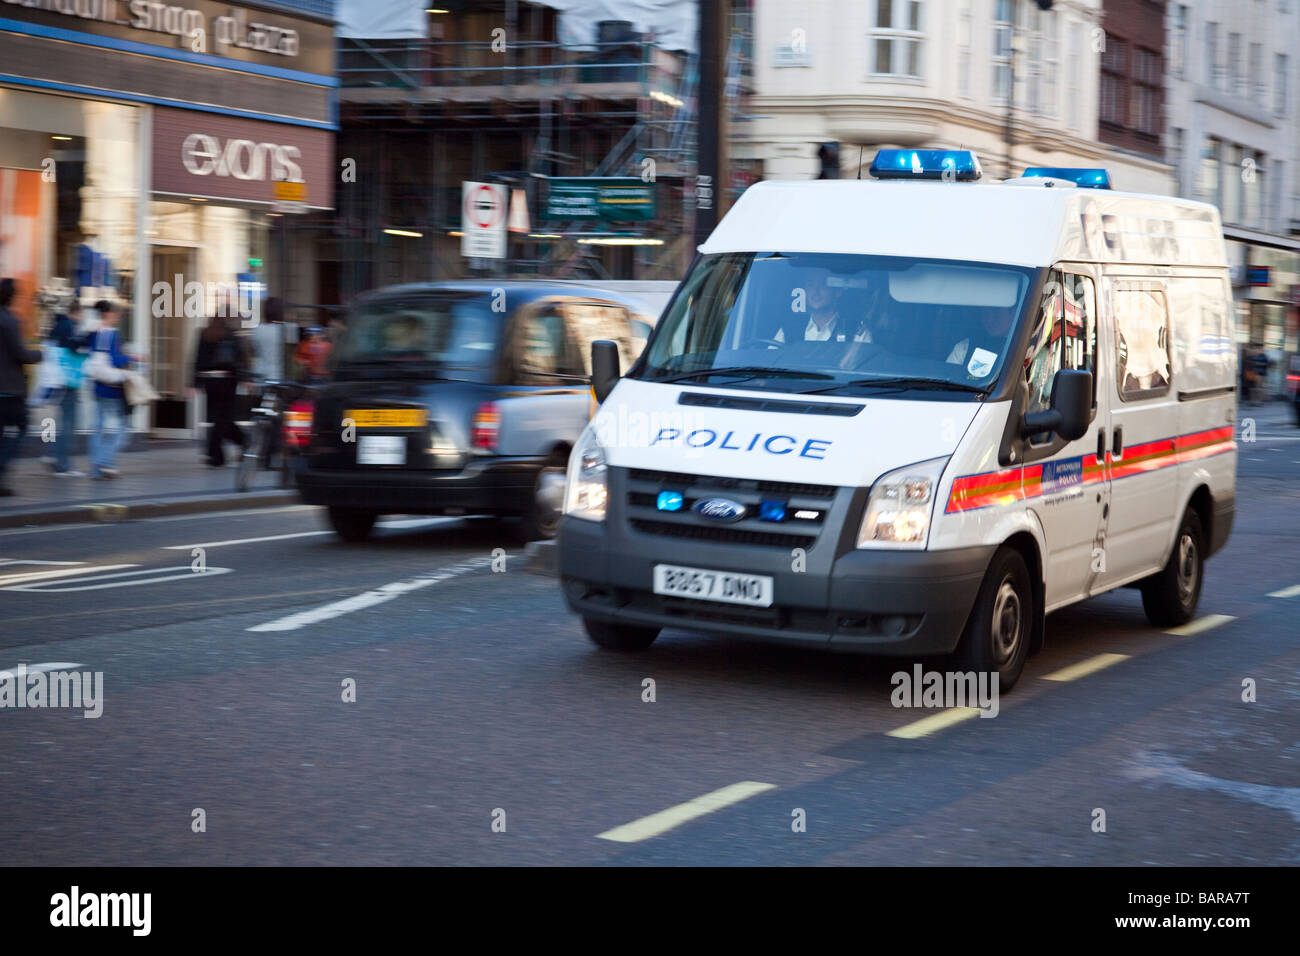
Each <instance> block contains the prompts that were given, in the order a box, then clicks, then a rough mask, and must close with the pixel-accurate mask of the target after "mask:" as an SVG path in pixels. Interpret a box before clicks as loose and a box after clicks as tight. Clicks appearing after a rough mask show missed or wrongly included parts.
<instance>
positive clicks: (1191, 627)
mask: <svg viewBox="0 0 1300 956" xmlns="http://www.w3.org/2000/svg"><path fill="white" fill-rule="evenodd" d="M1235 620H1236V618H1234V617H1233V616H1232V615H1231V614H1207V615H1205V617H1200V618H1197V619H1196V620H1195V621H1188V622H1187V623H1186V624H1184V625H1182V626H1181V627H1171V628H1169V629H1168V630H1167V631H1165V633H1166V634H1172V635H1174V637H1191V636H1192V635H1193V634H1200V633H1201V632H1202V631H1208V630H1210V628H1213V627H1218V626H1219V625H1220V624H1227V623H1228V622H1229V621H1235Z"/></svg>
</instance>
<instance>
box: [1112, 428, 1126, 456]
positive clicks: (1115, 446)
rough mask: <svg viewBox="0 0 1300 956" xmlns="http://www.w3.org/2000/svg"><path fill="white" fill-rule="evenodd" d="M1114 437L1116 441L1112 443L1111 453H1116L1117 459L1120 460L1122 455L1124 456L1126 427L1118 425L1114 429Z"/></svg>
mask: <svg viewBox="0 0 1300 956" xmlns="http://www.w3.org/2000/svg"><path fill="white" fill-rule="evenodd" d="M1114 435H1115V440H1114V442H1112V443H1111V451H1112V452H1114V454H1115V457H1116V458H1118V457H1119V456H1120V455H1122V454H1124V426H1123V425H1116V426H1115V428H1114Z"/></svg>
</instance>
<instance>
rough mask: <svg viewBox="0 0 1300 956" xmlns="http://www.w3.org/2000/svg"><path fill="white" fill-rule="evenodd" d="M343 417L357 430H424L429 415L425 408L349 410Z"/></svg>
mask: <svg viewBox="0 0 1300 956" xmlns="http://www.w3.org/2000/svg"><path fill="white" fill-rule="evenodd" d="M343 417H344V418H350V419H352V421H353V423H354V424H355V425H356V426H357V428H423V427H424V425H425V422H427V421H428V420H429V413H428V412H427V411H426V410H425V409H423V408H349V409H348V410H347V411H346V412H344V413H343Z"/></svg>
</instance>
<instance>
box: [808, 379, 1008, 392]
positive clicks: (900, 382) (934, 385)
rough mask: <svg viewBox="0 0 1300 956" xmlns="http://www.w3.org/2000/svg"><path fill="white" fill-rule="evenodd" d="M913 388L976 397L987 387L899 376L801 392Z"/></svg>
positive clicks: (857, 381)
mask: <svg viewBox="0 0 1300 956" xmlns="http://www.w3.org/2000/svg"><path fill="white" fill-rule="evenodd" d="M859 387H860V388H898V389H904V388H915V389H919V390H926V389H928V390H930V391H953V392H973V393H975V394H977V395H984V394H987V392H988V390H989V386H988V385H967V384H966V383H965V382H952V381H949V380H948V379H946V378H924V377H916V376H906V375H900V376H896V377H893V378H855V379H852V380H850V381H848V382H839V383H837V384H835V385H827V386H826V387H825V388H810V389H807V390H805V391H804V392H803V394H805V395H817V394H820V393H822V392H833V391H835V390H836V389H841V388H859Z"/></svg>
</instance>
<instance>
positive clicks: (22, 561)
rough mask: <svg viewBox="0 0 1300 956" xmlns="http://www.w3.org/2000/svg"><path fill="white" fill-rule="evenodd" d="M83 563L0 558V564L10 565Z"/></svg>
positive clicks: (79, 562) (82, 562) (78, 562)
mask: <svg viewBox="0 0 1300 956" xmlns="http://www.w3.org/2000/svg"><path fill="white" fill-rule="evenodd" d="M84 563H85V562H84V561H35V560H32V559H31V558H0V564H3V565H10V564H39V565H42V566H48V565H56V564H57V565H63V566H67V567H70V566H71V565H74V564H84Z"/></svg>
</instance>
